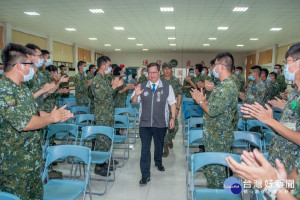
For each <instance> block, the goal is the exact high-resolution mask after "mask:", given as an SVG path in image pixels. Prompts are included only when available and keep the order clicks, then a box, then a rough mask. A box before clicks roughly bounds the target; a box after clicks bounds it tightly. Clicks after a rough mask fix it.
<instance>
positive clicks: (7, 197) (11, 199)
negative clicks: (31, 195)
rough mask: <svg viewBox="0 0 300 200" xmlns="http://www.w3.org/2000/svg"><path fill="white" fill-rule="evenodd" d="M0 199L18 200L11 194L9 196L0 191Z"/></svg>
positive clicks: (18, 199)
mask: <svg viewBox="0 0 300 200" xmlns="http://www.w3.org/2000/svg"><path fill="white" fill-rule="evenodd" d="M0 199H1V200H20V198H19V197H17V196H15V195H13V194H10V193H7V192H1V191H0Z"/></svg>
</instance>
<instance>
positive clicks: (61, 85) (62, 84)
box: [59, 73, 70, 98]
mask: <svg viewBox="0 0 300 200" xmlns="http://www.w3.org/2000/svg"><path fill="white" fill-rule="evenodd" d="M60 75H61V77H63V76H66V77H69V76H68V75H67V74H62V73H61V74H60ZM69 84H70V83H69V82H62V83H60V84H59V89H61V88H63V87H65V86H68V85H69ZM69 95H70V94H69V93H62V94H60V97H61V98H69Z"/></svg>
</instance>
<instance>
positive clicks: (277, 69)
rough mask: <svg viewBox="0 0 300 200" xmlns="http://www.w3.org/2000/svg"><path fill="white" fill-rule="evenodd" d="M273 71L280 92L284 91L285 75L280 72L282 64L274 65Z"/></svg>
mask: <svg viewBox="0 0 300 200" xmlns="http://www.w3.org/2000/svg"><path fill="white" fill-rule="evenodd" d="M274 72H275V73H276V74H277V78H276V81H277V82H278V84H279V87H280V92H284V91H285V90H286V88H287V86H286V82H285V77H284V76H283V74H282V73H281V72H282V66H281V65H279V64H276V65H275V66H274Z"/></svg>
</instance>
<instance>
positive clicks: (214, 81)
mask: <svg viewBox="0 0 300 200" xmlns="http://www.w3.org/2000/svg"><path fill="white" fill-rule="evenodd" d="M206 77H207V79H206V80H208V81H209V82H213V83H214V84H215V87H216V86H217V85H218V84H219V83H220V79H218V78H215V77H214V75H211V76H206ZM211 92H212V91H208V90H206V89H204V93H205V94H206V99H208V98H209V96H210V94H211Z"/></svg>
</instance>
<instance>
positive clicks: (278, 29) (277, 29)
mask: <svg viewBox="0 0 300 200" xmlns="http://www.w3.org/2000/svg"><path fill="white" fill-rule="evenodd" d="M281 29H282V28H271V29H270V31H281Z"/></svg>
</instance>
